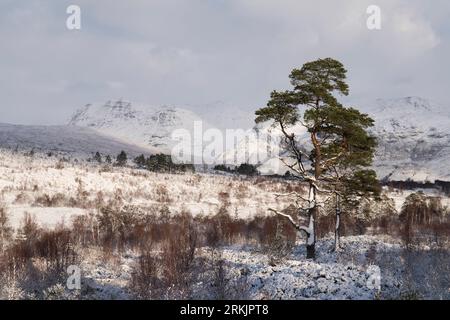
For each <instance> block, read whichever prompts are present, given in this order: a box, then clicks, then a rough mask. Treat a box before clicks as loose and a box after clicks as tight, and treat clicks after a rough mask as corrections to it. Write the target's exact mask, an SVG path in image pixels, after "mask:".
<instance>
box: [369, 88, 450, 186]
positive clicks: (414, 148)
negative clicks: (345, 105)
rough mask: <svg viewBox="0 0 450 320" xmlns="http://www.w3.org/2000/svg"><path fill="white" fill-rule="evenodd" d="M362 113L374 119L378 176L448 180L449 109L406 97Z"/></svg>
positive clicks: (384, 101) (380, 102) (377, 104)
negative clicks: (376, 138) (377, 144)
mask: <svg viewBox="0 0 450 320" xmlns="http://www.w3.org/2000/svg"><path fill="white" fill-rule="evenodd" d="M361 110H362V111H364V112H366V113H368V114H370V115H371V116H372V117H373V118H374V119H375V127H374V129H373V133H374V134H375V135H376V136H377V137H378V143H379V146H378V149H377V154H376V161H375V168H376V170H377V171H378V174H379V176H380V177H388V178H389V179H391V180H405V179H408V178H410V179H413V180H415V181H425V180H428V181H434V180H436V179H438V180H446V181H450V106H444V105H441V104H439V103H436V102H433V101H431V100H427V99H423V98H418V97H407V98H399V99H389V100H387V99H378V100H376V101H375V102H374V103H373V104H367V105H364V106H362V107H361Z"/></svg>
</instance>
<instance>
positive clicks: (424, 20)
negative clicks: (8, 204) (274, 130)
mask: <svg viewBox="0 0 450 320" xmlns="http://www.w3.org/2000/svg"><path fill="white" fill-rule="evenodd" d="M70 4H76V5H79V6H80V7H81V10H82V29H81V30H80V31H69V30H67V28H66V18H67V14H66V8H67V6H69V5H70ZM371 4H375V5H378V6H380V7H381V10H382V29H381V30H379V31H370V30H368V29H367V27H366V19H367V14H366V8H367V7H368V6H369V5H371ZM449 13H450V2H449V1H448V0H434V1H425V0H385V1H381V0H380V1H375V0H371V1H366V0H342V1H331V0H329V1H324V0H316V1H313V2H312V1H299V0H281V1H280V0H277V1H275V0H184V1H181V0H148V1H137V0H130V1H113V0H95V1H81V0H79V1H75V0H73V1H60V0H58V1H56V0H55V1H49V0H47V1H44V0H42V1H37V0H27V1H24V0H0V39H1V40H0V70H1V73H0V93H1V96H2V103H1V104H0V122H10V123H23V124H31V123H33V124H59V123H64V122H65V121H66V119H67V118H68V117H69V116H70V114H71V113H72V112H73V111H74V110H75V109H76V108H78V107H80V106H82V105H84V104H87V103H90V102H97V101H98V102H101V101H106V100H109V99H116V98H120V97H123V98H124V99H127V100H131V101H136V102H142V103H148V104H152V105H162V104H174V105H186V104H190V105H196V106H201V105H210V104H211V102H214V101H218V100H220V101H225V102H227V103H230V104H234V105H237V106H239V107H241V108H243V109H245V110H250V111H251V110H254V109H256V108H258V107H260V106H261V105H262V104H265V102H266V100H267V98H268V95H269V93H270V91H271V90H273V89H284V88H288V86H289V82H288V74H289V72H290V70H291V69H292V68H294V67H299V66H301V65H302V64H303V63H304V62H306V61H309V60H313V59H316V58H321V57H334V58H337V59H339V60H341V61H342V62H343V63H344V64H345V65H346V67H347V69H348V70H349V74H348V76H349V81H350V86H351V96H350V97H349V101H352V99H353V100H357V99H362V98H364V99H366V98H367V99H371V98H376V97H399V96H408V95H415V96H423V97H427V98H432V99H434V100H438V101H443V102H448V101H449V100H450V99H449V97H448V88H450V76H449V74H450V63H449V62H448V56H450V47H449V40H450V22H448V16H449ZM197 109H198V110H197V111H199V110H200V109H201V108H199V107H197Z"/></svg>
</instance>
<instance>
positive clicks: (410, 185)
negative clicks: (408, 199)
mask: <svg viewBox="0 0 450 320" xmlns="http://www.w3.org/2000/svg"><path fill="white" fill-rule="evenodd" d="M383 185H385V186H389V187H392V188H395V189H405V190H413V189H417V188H423V189H438V190H441V191H442V192H444V193H446V194H450V182H449V181H442V180H436V181H434V182H430V181H425V182H417V181H413V180H411V179H408V180H406V181H384V182H383Z"/></svg>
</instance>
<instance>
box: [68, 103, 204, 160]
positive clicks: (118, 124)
mask: <svg viewBox="0 0 450 320" xmlns="http://www.w3.org/2000/svg"><path fill="white" fill-rule="evenodd" d="M69 125H71V126H81V127H88V128H92V129H95V130H97V131H98V132H101V133H103V134H107V135H110V136H113V137H117V138H120V139H122V140H124V141H127V142H129V143H132V144H136V145H138V146H141V147H145V148H148V147H150V148H152V149H153V150H155V152H162V153H167V154H170V153H171V152H172V150H173V148H174V146H177V145H180V144H183V145H187V147H186V148H187V149H188V150H187V153H190V154H191V155H192V152H191V151H192V150H193V149H194V148H195V141H197V140H200V143H201V139H197V140H195V139H194V138H193V137H194V136H195V135H196V133H195V132H197V134H198V133H200V134H202V133H203V132H204V130H207V129H208V128H211V127H212V126H211V125H210V124H209V123H208V122H206V121H203V120H202V118H200V117H199V116H198V115H197V114H195V113H194V112H192V111H190V110H188V109H185V108H177V107H171V106H162V107H154V106H144V105H134V104H132V103H130V102H125V101H122V100H118V101H108V102H106V103H105V104H89V105H86V106H85V107H83V108H81V109H80V110H78V111H77V112H76V113H75V114H74V115H73V117H72V118H71V120H70V121H69ZM194 131H195V132H194Z"/></svg>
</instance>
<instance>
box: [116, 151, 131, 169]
mask: <svg viewBox="0 0 450 320" xmlns="http://www.w3.org/2000/svg"><path fill="white" fill-rule="evenodd" d="M127 160H128V158H127V154H126V153H125V151H123V150H122V151H121V152H120V153H119V154H118V155H117V158H116V164H117V165H118V166H119V167H123V166H125V165H126V164H127Z"/></svg>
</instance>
